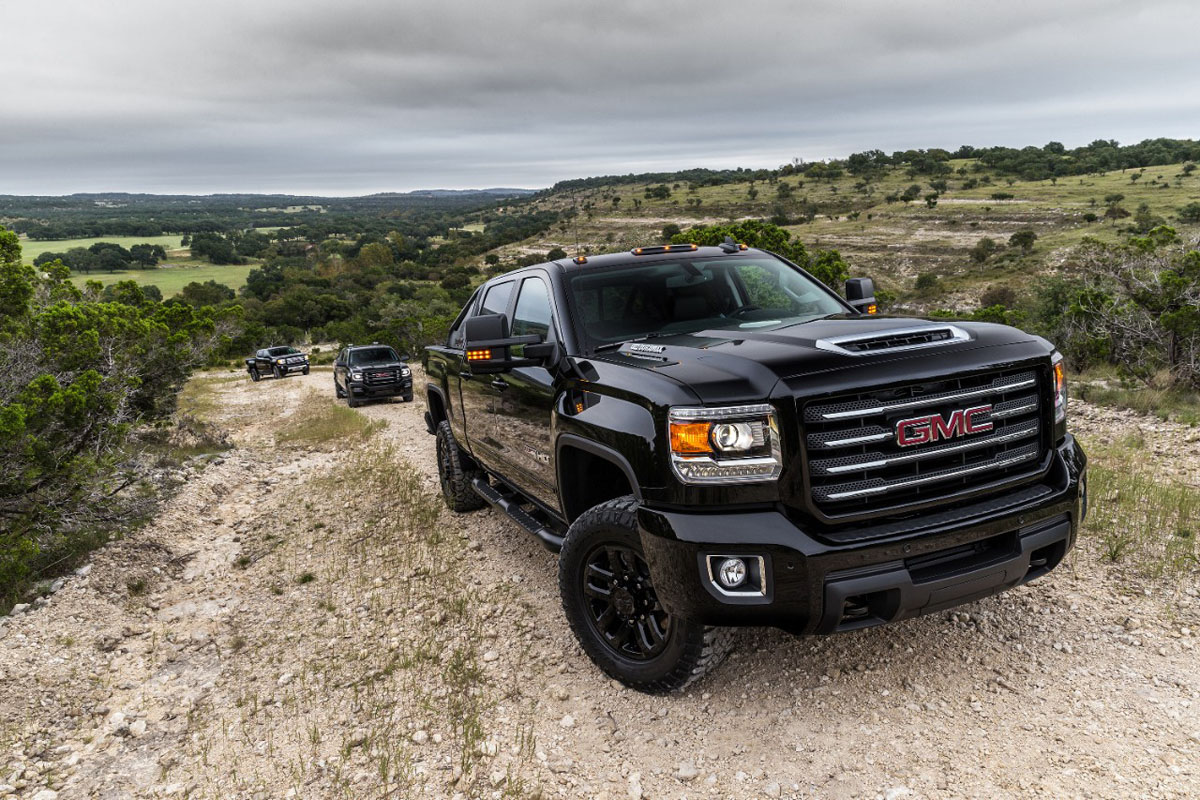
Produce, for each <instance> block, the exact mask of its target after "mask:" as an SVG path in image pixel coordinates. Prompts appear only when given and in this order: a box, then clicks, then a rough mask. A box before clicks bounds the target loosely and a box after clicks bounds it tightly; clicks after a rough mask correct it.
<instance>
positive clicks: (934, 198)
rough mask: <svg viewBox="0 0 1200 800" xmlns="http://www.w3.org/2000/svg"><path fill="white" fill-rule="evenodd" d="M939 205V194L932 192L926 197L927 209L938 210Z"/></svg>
mask: <svg viewBox="0 0 1200 800" xmlns="http://www.w3.org/2000/svg"><path fill="white" fill-rule="evenodd" d="M937 204H938V193H937V192H930V193H929V194H927V195H925V207H926V208H937Z"/></svg>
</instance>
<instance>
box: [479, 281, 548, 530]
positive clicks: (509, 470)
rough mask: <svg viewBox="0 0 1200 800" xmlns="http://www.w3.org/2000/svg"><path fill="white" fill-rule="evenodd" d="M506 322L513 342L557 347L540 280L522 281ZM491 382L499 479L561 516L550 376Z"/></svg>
mask: <svg viewBox="0 0 1200 800" xmlns="http://www.w3.org/2000/svg"><path fill="white" fill-rule="evenodd" d="M510 318H511V320H512V323H511V325H510V333H511V335H513V336H527V335H529V334H537V335H539V336H541V337H542V338H543V340H545V341H558V337H557V335H556V333H555V326H554V313H553V309H552V306H551V302H550V291H549V286H548V285H547V283H546V281H545V279H544V278H542V277H538V276H532V277H527V278H525V279H524V280H522V281H521V286H520V288H519V291H518V294H517V300H516V303H515V305H514V307H513V312H512V314H511V315H510ZM524 349H525V347H524V345H516V346H514V347H512V348H511V355H512V357H513V358H521V357H522V355H523V353H522V351H523V350H524ZM490 377H491V378H492V380H491V381H490V383H489V387H488V388H490V389H491V390H492V392H493V393H494V394H493V398H494V399H493V403H494V404H495V407H496V413H494V414H493V415H492V416H491V417H490V420H491V422H492V425H493V428H492V430H491V431H490V432H489V433H490V437H489V438H490V439H491V440H493V441H494V442H495V450H494V452H495V454H496V456H497V457H498V458H499V459H500V460H501V461H502V462H503V464H502V466H501V467H499V471H500V473H501V474H502V475H503V476H504V477H505V478H506V479H507V480H509V481H510V482H512V483H513V484H515V485H516V487H517V488H518V489H520V490H521V491H523V492H524V493H526V494H528V495H530V496H532V497H534V498H536V499H538V500H540V501H541V502H542V503H543V504H545V505H546V506H548V507H550V508H551V509H554V510H559V503H558V492H557V491H556V490H555V484H556V481H555V458H554V432H553V429H552V414H553V410H554V401H555V398H556V396H557V385H556V380H555V375H554V373H552V372H551V371H550V370H548V369H546V368H545V367H516V368H514V369H513V370H511V371H509V372H506V373H502V374H500V375H494V376H490Z"/></svg>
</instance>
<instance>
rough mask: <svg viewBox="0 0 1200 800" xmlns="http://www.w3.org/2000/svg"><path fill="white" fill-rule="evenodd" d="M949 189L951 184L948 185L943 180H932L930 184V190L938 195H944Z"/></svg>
mask: <svg viewBox="0 0 1200 800" xmlns="http://www.w3.org/2000/svg"><path fill="white" fill-rule="evenodd" d="M948 187H949V184H948V183H946V181H945V180H944V179H942V178H938V179H937V180H932V181H930V182H929V188H930V189H933V190H934V191H935V192H937V193H938V194H944V193H945V192H946V189H947V188H948Z"/></svg>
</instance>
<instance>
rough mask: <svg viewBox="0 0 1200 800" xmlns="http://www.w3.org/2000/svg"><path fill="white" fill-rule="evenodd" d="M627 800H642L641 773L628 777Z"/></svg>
mask: <svg viewBox="0 0 1200 800" xmlns="http://www.w3.org/2000/svg"><path fill="white" fill-rule="evenodd" d="M626 794H627V795H628V796H629V800H642V773H640V772H635V773H633V774H632V775H630V776H629V791H628V792H626Z"/></svg>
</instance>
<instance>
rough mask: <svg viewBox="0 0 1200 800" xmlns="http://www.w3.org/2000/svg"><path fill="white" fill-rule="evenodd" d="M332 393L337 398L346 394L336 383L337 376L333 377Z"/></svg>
mask: <svg viewBox="0 0 1200 800" xmlns="http://www.w3.org/2000/svg"><path fill="white" fill-rule="evenodd" d="M333 393H334V395H336V396H337V399H339V400H341V399H342V398H343V397H345V396H346V393H345V392H343V391H342V387H341V386H339V385H338V382H337V378H334V379H333Z"/></svg>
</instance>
